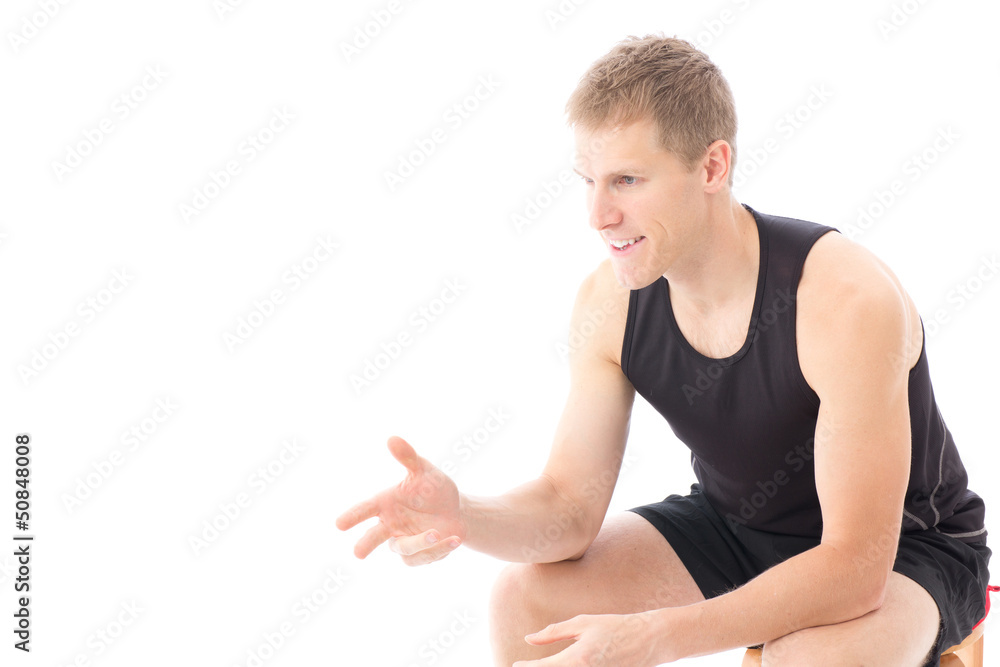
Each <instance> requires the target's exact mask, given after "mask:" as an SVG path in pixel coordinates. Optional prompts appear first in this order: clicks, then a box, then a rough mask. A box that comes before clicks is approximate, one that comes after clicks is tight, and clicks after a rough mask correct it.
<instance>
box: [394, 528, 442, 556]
mask: <svg viewBox="0 0 1000 667" xmlns="http://www.w3.org/2000/svg"><path fill="white" fill-rule="evenodd" d="M389 541H390V543H391V545H390V548H391V549H392V550H393V551H395V552H396V553H398V554H399V555H400V556H412V555H413V554H415V553H418V552H420V551H423V550H425V549H429V548H430V547H431V546H433V545H435V544H437V543H438V542H440V541H441V535H440V534H439V533H438V531H436V530H434V529H433V528H431V529H430V530H427V531H424V532H422V533H420V534H419V535H401V536H400V535H397V536H396V537H393V538H392V539H390V540H389Z"/></svg>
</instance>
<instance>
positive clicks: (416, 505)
mask: <svg viewBox="0 0 1000 667" xmlns="http://www.w3.org/2000/svg"><path fill="white" fill-rule="evenodd" d="M379 496H380V497H379V501H380V502H379V513H378V517H379V520H380V521H381V522H382V523H384V524H385V525H386V528H388V529H389V532H390V533H391V534H392V535H394V536H398V535H417V534H418V533H422V532H424V531H426V530H431V529H436V530H437V531H438V532H439V533H440V534H441V535H442V536H444V537H447V536H449V535H457V536H459V537H460V538H463V539H464V538H465V529H464V527H463V526H462V522H461V520H460V516H459V506H458V487H456V486H455V483H454V482H453V481H451V479H450V478H449V477H448V476H447V475H445V474H444V473H443V472H441V471H440V470H439V469H438V468H435V467H433V466H431V467H430V468H429V469H425V470H423V471H421V472H417V473H414V472H410V473H409V474H407V476H406V479H404V480H403V481H402V482H400V483H399V484H398V485H396V486H395V487H392V488H390V489H386V490H385V491H383V492H382V493H381V494H379Z"/></svg>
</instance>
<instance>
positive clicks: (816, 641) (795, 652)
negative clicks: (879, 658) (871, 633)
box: [761, 628, 865, 667]
mask: <svg viewBox="0 0 1000 667" xmlns="http://www.w3.org/2000/svg"><path fill="white" fill-rule="evenodd" d="M854 653H855V652H854V651H852V650H851V647H850V646H845V645H843V644H841V645H837V646H830V645H824V644H823V643H822V642H821V641H820V637H819V635H818V633H816V632H814V631H813V630H812V629H811V628H807V629H805V630H799V631H797V632H793V633H791V634H788V635H785V636H784V637H779V638H778V639H772V640H771V641H769V642H767V643H765V644H764V652H763V655H762V657H761V664H762V667H783V666H784V665H795V666H796V667H841V666H844V667H846V666H848V665H853V666H857V665H861V664H865V663H864V660H860V659H859V656H857V655H854Z"/></svg>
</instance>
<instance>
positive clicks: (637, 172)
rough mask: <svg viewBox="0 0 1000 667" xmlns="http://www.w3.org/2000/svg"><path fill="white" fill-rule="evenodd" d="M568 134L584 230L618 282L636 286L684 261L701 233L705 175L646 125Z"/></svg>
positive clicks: (642, 284)
mask: <svg viewBox="0 0 1000 667" xmlns="http://www.w3.org/2000/svg"><path fill="white" fill-rule="evenodd" d="M575 133H576V163H575V168H576V169H575V170H576V172H577V173H578V174H580V176H581V177H583V179H584V182H585V183H586V188H587V210H588V211H589V213H590V226H591V227H593V228H594V229H595V230H597V232H598V233H599V234H600V236H601V238H602V239H603V242H604V245H605V246H606V247H607V251H608V253H610V255H611V265H612V267H613V268H614V271H615V276H616V278H617V279H618V282H619V283H620V284H621V285H622V286H623V287H628V288H629V289H641V288H643V287H646V286H647V285H650V284H651V283H653V282H654V281H655V280H657V279H658V278H659V277H660V276H662V275H665V274H667V273H669V271H670V269H671V268H672V267H674V268H677V267H678V266H679V264H678V263H679V262H683V261H687V260H690V258H691V255H692V253H696V252H697V247H698V243H699V241H700V240H701V239H700V238H699V231H701V232H702V234H704V229H703V228H704V225H699V224H697V223H698V222H699V221H700V220H704V219H705V216H706V214H707V205H708V202H707V199H706V192H705V183H704V179H703V176H704V170H700V169H696V170H695V171H694V172H693V173H690V172H689V171H688V169H687V168H686V167H685V165H684V164H683V163H682V162H681V161H680V160H679V159H677V158H676V157H674V155H673V154H671V153H669V152H667V151H665V150H663V149H662V148H661V147H659V146H658V145H657V143H656V127H655V125H654V124H653V122H652V121H640V122H635V123H632V124H631V125H627V126H625V127H623V128H618V129H615V130H609V129H607V128H602V129H598V130H587V129H583V128H580V127H577V128H576V130H575ZM614 242H617V243H614ZM626 242H631V243H628V244H626V245H623V247H621V248H620V249H619V247H618V246H619V245H622V244H623V243H626ZM682 253H684V254H682Z"/></svg>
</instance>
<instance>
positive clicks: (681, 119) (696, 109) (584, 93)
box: [566, 35, 736, 187]
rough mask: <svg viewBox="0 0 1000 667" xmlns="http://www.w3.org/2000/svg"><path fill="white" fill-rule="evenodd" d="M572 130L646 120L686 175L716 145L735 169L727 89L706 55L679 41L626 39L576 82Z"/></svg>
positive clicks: (732, 117)
mask: <svg viewBox="0 0 1000 667" xmlns="http://www.w3.org/2000/svg"><path fill="white" fill-rule="evenodd" d="M566 114H567V116H568V119H567V120H568V123H569V125H570V127H574V126H577V125H579V126H581V127H583V128H586V129H595V130H596V129H599V128H602V127H605V126H611V127H619V126H624V125H628V124H630V123H632V122H634V121H639V120H644V119H647V118H648V119H651V120H653V121H654V122H655V123H656V127H657V135H658V136H657V141H658V144H659V145H660V146H662V147H663V149H664V150H667V151H669V152H670V153H672V154H674V155H675V156H676V157H677V158H678V159H680V160H681V162H682V163H684V164H685V165H686V166H687V168H688V169H689V170H692V171H693V170H694V168H695V166H696V165H697V163H698V162H699V161H700V160H701V159H702V158H703V157H704V155H705V150H706V149H707V148H708V147H709V145H711V144H712V142H714V141H716V140H718V139H724V140H725V141H726V142H728V143H729V145H730V147H731V148H732V161H731V164H730V166H729V186H730V187H732V185H733V172H734V171H735V166H736V104H735V102H734V101H733V93H732V90H730V88H729V83H728V82H727V81H726V79H725V78H724V77H723V76H722V72H721V71H720V70H719V68H718V67H716V65H715V64H714V63H713V62H712V61H711V60H710V59H709V57H708V56H707V55H705V54H704V53H703V52H701V51H699V50H698V49H696V48H695V47H694V46H693V45H692V44H690V43H689V42H686V41H684V40H683V39H678V38H676V37H664V36H662V35H647V36H645V37H643V38H639V37H635V36H629V37H628V38H626V39H624V40H622V41H621V42H619V43H618V44H616V45H615V46H614V47H613V48H612V49H611V51H609V52H608V53H607V54H606V55H605V56H603V57H602V58H599V59H598V60H597V61H595V62H594V64H593V65H591V66H590V69H588V70H587V71H586V72H585V73H584V75H583V76H582V77H581V78H580V82H579V84H577V87H576V90H574V91H573V93H572V95H570V98H569V101H568V102H567V103H566Z"/></svg>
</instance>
